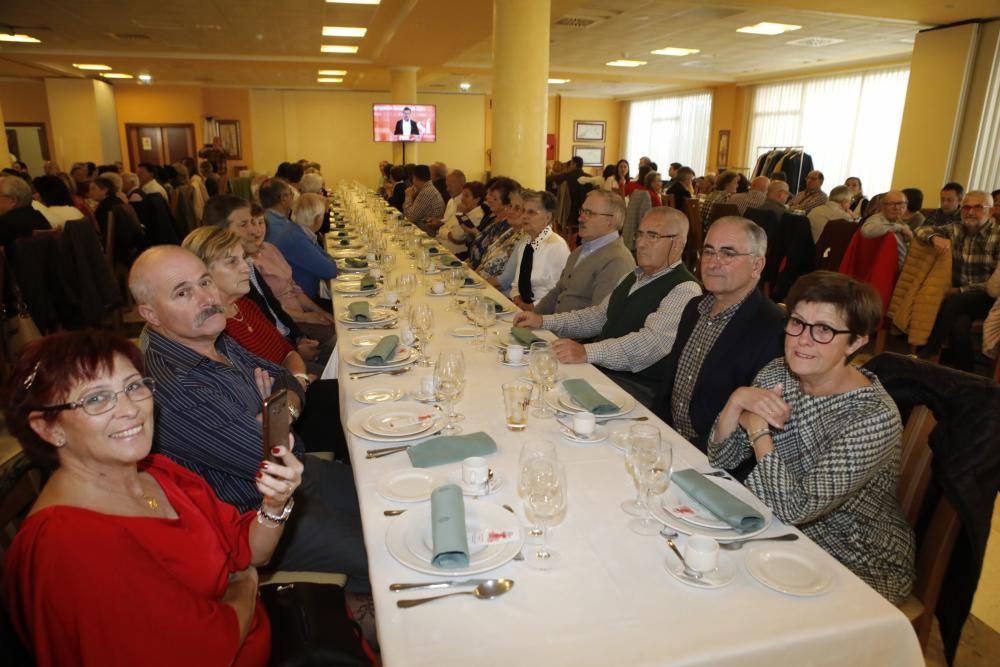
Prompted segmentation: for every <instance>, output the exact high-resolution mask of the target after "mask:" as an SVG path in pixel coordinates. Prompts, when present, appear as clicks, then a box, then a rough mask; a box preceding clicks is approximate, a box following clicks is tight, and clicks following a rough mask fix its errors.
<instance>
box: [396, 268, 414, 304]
mask: <svg viewBox="0 0 1000 667" xmlns="http://www.w3.org/2000/svg"><path fill="white" fill-rule="evenodd" d="M396 288H397V289H398V290H399V295H400V296H401V297H403V298H404V299H407V300H409V298H410V297H411V296H413V290H415V289H416V288H417V277H416V276H415V275H413V274H412V273H404V274H403V275H401V276H399V281H398V283H397V284H396Z"/></svg>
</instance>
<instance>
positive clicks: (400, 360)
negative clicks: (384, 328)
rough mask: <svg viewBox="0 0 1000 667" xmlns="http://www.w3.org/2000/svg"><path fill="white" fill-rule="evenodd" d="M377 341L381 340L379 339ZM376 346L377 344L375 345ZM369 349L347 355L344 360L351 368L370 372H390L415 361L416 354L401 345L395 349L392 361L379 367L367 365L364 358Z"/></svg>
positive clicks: (411, 349) (369, 352)
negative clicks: (354, 367)
mask: <svg viewBox="0 0 1000 667" xmlns="http://www.w3.org/2000/svg"><path fill="white" fill-rule="evenodd" d="M379 340H382V339H381V338H380V339H379ZM376 345H378V343H376ZM371 352H372V351H371V349H369V348H363V349H360V350H356V351H354V354H348V355H346V356H345V358H344V360H345V361H346V362H347V363H349V364H350V365H351V366H358V367H360V368H364V369H366V370H370V371H382V370H386V371H391V370H395V369H397V368H402V367H403V366H408V365H409V364H411V363H413V362H414V361H416V358H417V353H416V352H414V351H413V348H410V347H403V346H402V345H400V346H398V347H397V348H396V351H395V352H394V353H393V355H392V359H389V360H388V361H386V362H385V363H384V364H382V365H381V366H375V365H373V364H369V363H368V362H367V361H366V357H367V356H368V355H369V354H371Z"/></svg>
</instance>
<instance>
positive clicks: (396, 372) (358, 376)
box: [350, 366, 413, 380]
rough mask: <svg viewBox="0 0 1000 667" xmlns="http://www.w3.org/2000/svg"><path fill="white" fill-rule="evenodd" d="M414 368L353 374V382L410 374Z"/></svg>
mask: <svg viewBox="0 0 1000 667" xmlns="http://www.w3.org/2000/svg"><path fill="white" fill-rule="evenodd" d="M412 368H413V367H412V366H407V367H406V368H398V369H396V370H392V371H366V372H361V373H351V374H350V375H351V379H352V380H364V379H365V378H370V377H374V376H376V375H402V374H403V373H409V372H410V370H412Z"/></svg>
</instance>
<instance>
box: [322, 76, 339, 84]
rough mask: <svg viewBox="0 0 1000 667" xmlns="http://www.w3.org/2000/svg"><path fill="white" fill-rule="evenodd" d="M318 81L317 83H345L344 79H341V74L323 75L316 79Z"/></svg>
mask: <svg viewBox="0 0 1000 667" xmlns="http://www.w3.org/2000/svg"><path fill="white" fill-rule="evenodd" d="M316 82H317V83H343V82H344V80H343V79H341V78H340V77H339V76H333V77H331V76H321V77H319V78H318V79H316Z"/></svg>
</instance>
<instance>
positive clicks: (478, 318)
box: [472, 298, 497, 352]
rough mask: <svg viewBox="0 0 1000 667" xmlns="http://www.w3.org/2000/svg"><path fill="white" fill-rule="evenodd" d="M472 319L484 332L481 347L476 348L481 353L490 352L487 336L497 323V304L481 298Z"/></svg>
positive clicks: (480, 342)
mask: <svg viewBox="0 0 1000 667" xmlns="http://www.w3.org/2000/svg"><path fill="white" fill-rule="evenodd" d="M472 318H473V319H474V320H475V322H476V324H477V325H479V327H480V328H481V329H482V330H483V337H482V339H481V340H480V341H479V345H478V346H477V347H476V349H478V350H479V351H480V352H485V351H487V350H489V347H488V346H487V344H486V338H487V334H486V332H487V331H488V330H489V328H490V327H491V326H493V325H494V324H496V322H497V310H496V304H494V303H493V301H491V300H490V299H485V298H481V299H479V300H478V301H477V302H476V305H475V308H474V309H473V311H472Z"/></svg>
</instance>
